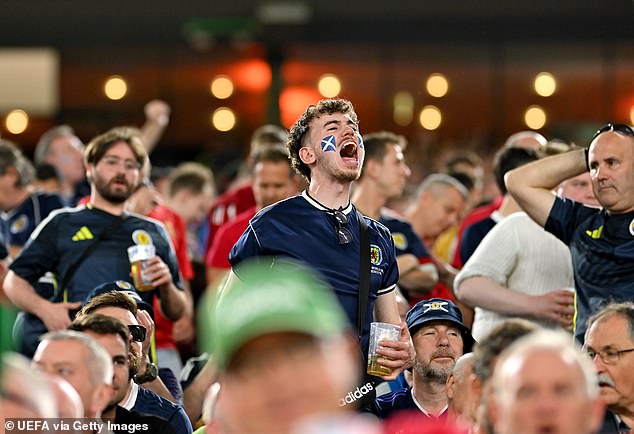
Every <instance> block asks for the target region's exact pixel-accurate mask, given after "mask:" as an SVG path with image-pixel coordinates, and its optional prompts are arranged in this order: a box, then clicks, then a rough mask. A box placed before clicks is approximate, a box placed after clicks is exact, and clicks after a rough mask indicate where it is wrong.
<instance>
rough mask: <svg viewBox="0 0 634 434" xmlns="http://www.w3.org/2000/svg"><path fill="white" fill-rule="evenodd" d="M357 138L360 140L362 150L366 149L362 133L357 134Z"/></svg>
mask: <svg viewBox="0 0 634 434" xmlns="http://www.w3.org/2000/svg"><path fill="white" fill-rule="evenodd" d="M357 138H358V139H359V147H360V148H361V149H363V148H364V146H363V136H362V135H361V133H357Z"/></svg>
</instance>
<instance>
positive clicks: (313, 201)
mask: <svg viewBox="0 0 634 434" xmlns="http://www.w3.org/2000/svg"><path fill="white" fill-rule="evenodd" d="M302 197H303V198H304V199H306V201H308V203H309V204H311V205H312V206H314V207H315V208H317V209H319V210H321V211H326V212H330V213H332V212H334V211H341V212H342V213H344V214H346V215H347V214H350V212H351V211H352V203H351V202H350V200H348V205H346V206H345V207H344V208H342V209H339V210H335V209H333V208H328V207H327V206H325V205H323V204H322V203H320V202H319V201H318V200H317V199H315V198H313V197H311V196H310V195H309V194H308V190H304V191H302Z"/></svg>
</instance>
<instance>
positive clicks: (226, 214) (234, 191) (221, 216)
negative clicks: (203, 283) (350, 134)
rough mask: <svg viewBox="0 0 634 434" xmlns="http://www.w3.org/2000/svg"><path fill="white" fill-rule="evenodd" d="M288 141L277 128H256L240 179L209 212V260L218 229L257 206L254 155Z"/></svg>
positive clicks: (239, 175)
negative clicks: (254, 191) (254, 190)
mask: <svg viewBox="0 0 634 434" xmlns="http://www.w3.org/2000/svg"><path fill="white" fill-rule="evenodd" d="M287 138H288V135H287V132H286V130H284V129H283V128H282V127H278V126H276V125H263V126H261V127H259V128H258V129H256V130H255V131H254V132H253V135H252V136H251V145H250V148H249V156H248V157H247V159H246V161H245V163H244V165H243V166H242V167H241V168H240V173H238V176H237V179H236V180H235V181H234V182H233V184H232V185H231V186H230V187H229V188H228V189H227V191H225V192H224V193H223V194H222V195H220V196H218V198H216V200H215V201H214V203H213V204H212V206H211V209H210V210H209V212H208V213H207V225H208V226H209V231H208V236H207V244H206V248H205V257H209V251H210V249H211V245H212V244H213V240H214V238H215V236H216V234H217V232H218V229H219V228H220V226H222V225H223V224H225V223H227V222H228V221H231V220H233V219H235V218H236V217H237V216H238V214H241V213H243V212H245V211H247V210H249V209H251V208H253V207H254V206H256V199H255V196H254V194H253V188H252V182H253V178H252V173H251V171H252V169H253V166H254V164H255V163H254V156H255V154H256V153H258V152H259V151H260V150H261V149H266V148H270V147H276V146H281V147H286V140H287Z"/></svg>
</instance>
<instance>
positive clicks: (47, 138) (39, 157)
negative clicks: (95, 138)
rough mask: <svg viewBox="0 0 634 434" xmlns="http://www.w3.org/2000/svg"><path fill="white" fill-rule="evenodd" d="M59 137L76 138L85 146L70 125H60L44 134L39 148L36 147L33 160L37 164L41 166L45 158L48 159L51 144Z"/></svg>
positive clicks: (38, 145) (38, 144) (39, 142)
mask: <svg viewBox="0 0 634 434" xmlns="http://www.w3.org/2000/svg"><path fill="white" fill-rule="evenodd" d="M59 137H75V138H77V140H78V141H79V143H81V144H82V146H83V143H82V141H81V140H79V137H77V135H75V130H73V128H72V127H70V126H68V125H58V126H56V127H53V128H51V129H50V130H48V131H46V132H45V133H44V134H42V136H41V137H40V140H39V141H38V142H37V146H36V147H35V151H34V153H33V160H34V161H35V164H38V165H39V164H42V163H43V162H44V158H46V156H47V155H48V153H49V150H50V147H51V143H52V142H53V141H54V140H55V139H57V138H59Z"/></svg>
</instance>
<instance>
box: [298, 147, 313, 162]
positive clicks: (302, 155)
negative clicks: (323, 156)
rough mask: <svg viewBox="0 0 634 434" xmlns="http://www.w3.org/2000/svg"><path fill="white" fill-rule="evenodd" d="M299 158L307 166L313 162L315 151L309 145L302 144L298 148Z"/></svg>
mask: <svg viewBox="0 0 634 434" xmlns="http://www.w3.org/2000/svg"><path fill="white" fill-rule="evenodd" d="M299 159H300V160H302V162H303V163H304V164H306V165H308V166H309V165H311V164H314V163H315V160H316V156H315V151H314V150H313V148H312V147H310V146H302V147H301V148H299Z"/></svg>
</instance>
